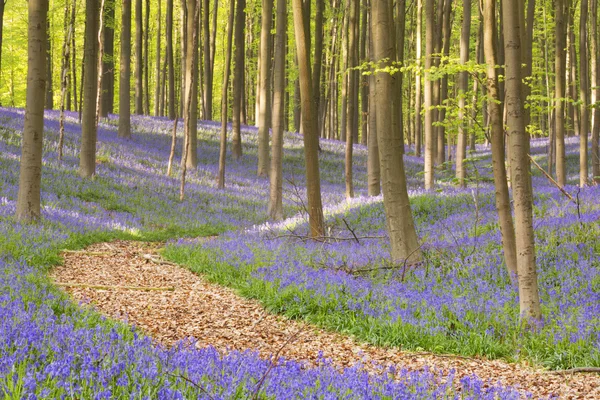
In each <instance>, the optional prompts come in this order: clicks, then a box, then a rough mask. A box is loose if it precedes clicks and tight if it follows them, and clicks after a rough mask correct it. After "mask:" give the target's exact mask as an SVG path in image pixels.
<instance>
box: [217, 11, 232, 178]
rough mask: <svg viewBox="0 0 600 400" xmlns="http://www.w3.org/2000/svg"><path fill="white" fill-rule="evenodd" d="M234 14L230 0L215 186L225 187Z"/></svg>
mask: <svg viewBox="0 0 600 400" xmlns="http://www.w3.org/2000/svg"><path fill="white" fill-rule="evenodd" d="M234 15H235V0H231V2H230V6H229V20H228V23H227V50H226V53H225V68H224V69H225V71H224V73H223V85H222V92H221V143H220V147H219V175H218V177H217V187H218V188H219V189H223V188H224V187H225V159H226V157H227V109H228V104H227V94H228V93H229V75H230V74H231V53H232V47H233V43H232V42H233V23H234Z"/></svg>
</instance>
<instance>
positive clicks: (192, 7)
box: [183, 0, 200, 169]
mask: <svg viewBox="0 0 600 400" xmlns="http://www.w3.org/2000/svg"><path fill="white" fill-rule="evenodd" d="M185 4H186V7H185V8H184V18H185V30H186V32H187V33H186V38H187V40H185V41H184V42H183V46H185V60H184V61H185V62H184V65H185V79H184V89H185V90H184V93H188V91H190V90H191V92H190V93H191V103H190V107H191V108H190V110H187V109H186V108H185V107H186V103H185V102H184V109H183V118H184V124H185V126H186V129H185V131H186V132H188V134H189V137H187V138H186V140H185V141H184V147H185V149H187V155H186V157H185V160H186V163H187V168H190V169H193V168H196V167H197V166H198V47H197V46H196V47H194V46H193V43H192V42H193V40H190V39H191V38H192V37H193V36H194V32H195V30H196V29H197V26H196V25H198V21H197V20H196V19H195V18H196V8H199V7H200V5H199V4H198V0H186V3H185ZM189 85H191V87H188V86H189ZM183 97H185V96H183ZM186 141H187V145H186V144H185V143H186Z"/></svg>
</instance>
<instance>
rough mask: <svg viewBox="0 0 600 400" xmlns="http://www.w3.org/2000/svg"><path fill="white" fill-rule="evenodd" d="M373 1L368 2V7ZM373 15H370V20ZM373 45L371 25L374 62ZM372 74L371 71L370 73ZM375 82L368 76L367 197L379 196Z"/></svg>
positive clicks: (370, 27)
mask: <svg viewBox="0 0 600 400" xmlns="http://www.w3.org/2000/svg"><path fill="white" fill-rule="evenodd" d="M373 1H378V0H369V7H371V4H372V3H373ZM372 18H373V13H371V19H372ZM374 46H375V43H374V42H373V24H372V23H371V24H370V26H369V56H370V59H371V60H372V61H374V60H375V58H374V55H375V47H374ZM372 72H373V71H372ZM376 84H377V80H376V79H375V74H374V73H371V75H369V139H368V142H367V175H368V178H367V179H368V194H369V196H379V195H380V194H381V166H380V163H379V145H378V142H377V91H376V87H375V86H376Z"/></svg>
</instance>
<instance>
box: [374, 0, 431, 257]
mask: <svg viewBox="0 0 600 400" xmlns="http://www.w3.org/2000/svg"><path fill="white" fill-rule="evenodd" d="M389 7H390V2H389V0H380V1H373V2H372V3H371V24H372V32H373V43H374V54H373V61H374V62H375V64H376V65H377V70H376V71H375V88H376V98H377V104H376V106H375V107H376V108H375V115H376V119H377V127H376V128H377V140H378V143H379V160H380V164H381V172H382V189H383V205H384V207H385V214H386V221H387V228H388V233H389V236H390V245H391V257H392V260H393V261H394V262H404V261H405V260H408V261H409V262H411V263H413V262H419V261H420V260H421V251H420V247H419V244H418V242H417V233H416V231H415V225H414V222H413V217H412V212H411V211H410V203H409V200H408V190H407V187H406V175H405V172H404V161H403V158H402V153H401V152H400V146H403V144H402V142H401V140H400V134H399V131H398V130H394V129H392V127H391V121H390V118H389V116H390V115H392V113H393V112H394V110H393V108H392V106H393V101H392V99H393V96H394V93H393V92H392V90H391V88H392V87H393V85H392V76H391V75H390V74H389V73H388V72H387V71H386V70H385V67H387V66H389V65H390V62H391V59H392V54H391V49H392V46H390V42H391V40H390V37H391V36H392V35H394V34H395V32H394V31H393V30H392V29H391V27H392V26H393V22H392V20H391V18H393V17H392V16H393V14H390V12H389V11H390V8H389Z"/></svg>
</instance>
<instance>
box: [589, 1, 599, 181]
mask: <svg viewBox="0 0 600 400" xmlns="http://www.w3.org/2000/svg"><path fill="white" fill-rule="evenodd" d="M591 18H592V19H591V21H590V33H591V35H590V36H591V43H590V44H591V48H590V56H591V58H592V60H591V61H592V71H591V72H592V73H591V76H592V85H593V87H594V88H593V90H592V94H593V98H592V104H593V105H594V109H593V110H594V111H593V114H594V117H593V124H592V154H591V157H592V176H593V179H594V181H595V182H596V184H598V183H600V107H598V106H597V104H596V102H597V101H599V100H600V71H599V70H598V69H599V68H600V54H599V53H598V50H599V48H598V25H597V21H598V2H597V0H591Z"/></svg>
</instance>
